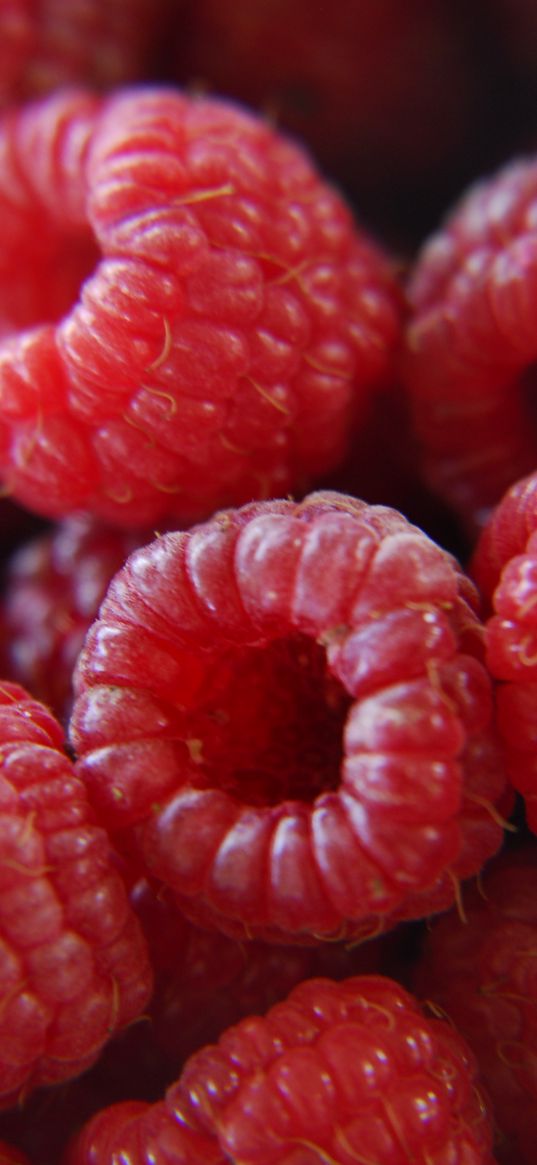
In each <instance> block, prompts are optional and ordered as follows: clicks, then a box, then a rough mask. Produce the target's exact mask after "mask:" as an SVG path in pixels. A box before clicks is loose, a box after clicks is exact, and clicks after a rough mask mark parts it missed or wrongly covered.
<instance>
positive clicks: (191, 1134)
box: [68, 976, 494, 1165]
mask: <svg viewBox="0 0 537 1165" xmlns="http://www.w3.org/2000/svg"><path fill="white" fill-rule="evenodd" d="M195 1137H197V1138H198V1144H197V1146H196V1145H195V1143H194V1138H195ZM491 1141H492V1136H491V1121H490V1114H489V1113H488V1112H487V1109H486V1106H485V1102H484V1099H483V1097H482V1095H481V1092H480V1088H479V1084H478V1081H477V1078H476V1072H475V1065H474V1061H473V1058H472V1056H471V1054H470V1053H469V1050H468V1049H467V1048H466V1046H465V1044H464V1043H463V1041H462V1039H461V1037H459V1036H458V1035H457V1033H456V1032H455V1031H454V1030H453V1029H452V1028H451V1027H450V1026H449V1025H448V1024H446V1023H444V1022H443V1021H441V1020H437V1019H429V1018H426V1017H425V1015H424V1014H423V1012H422V1011H421V1009H420V1008H419V1006H418V1004H417V1003H416V1001H415V1000H414V999H413V998H412V997H411V996H410V995H409V994H408V993H407V992H406V991H405V990H403V988H402V987H400V986H399V985H398V984H397V983H395V982H394V981H393V980H390V979H383V978H382V977H381V976H361V977H357V978H352V979H347V980H346V981H344V982H343V983H333V982H331V981H329V980H327V979H314V980H309V981H307V982H304V983H302V984H300V985H299V986H298V987H296V988H295V989H294V991H292V993H291V995H290V996H289V999H288V1000H287V1001H286V1002H285V1003H281V1004H278V1005H277V1006H276V1007H274V1008H272V1009H271V1010H270V1011H269V1012H268V1014H267V1015H266V1017H265V1018H261V1017H252V1018H250V1019H245V1020H243V1021H242V1022H241V1023H239V1024H237V1025H236V1026H235V1027H232V1028H230V1029H229V1030H228V1031H227V1032H226V1033H225V1034H224V1035H223V1036H222V1037H221V1039H220V1040H219V1042H218V1044H217V1045H216V1046H212V1047H210V1046H209V1047H207V1048H205V1049H203V1050H202V1051H201V1052H198V1053H197V1054H196V1055H195V1056H192V1058H191V1059H190V1060H189V1061H188V1063H187V1064H186V1065H185V1068H184V1070H183V1073H182V1075H181V1076H180V1078H179V1080H178V1081H177V1083H176V1084H175V1085H172V1087H171V1088H170V1089H168V1092H167V1093H166V1097H165V1100H164V1101H163V1102H161V1103H160V1104H157V1105H154V1106H152V1107H145V1108H144V1107H142V1106H141V1105H138V1106H135V1105H128V1104H125V1105H118V1106H116V1107H115V1108H111V1109H109V1110H105V1111H104V1112H103V1113H101V1114H100V1115H99V1116H98V1117H97V1118H96V1119H95V1120H94V1121H92V1122H90V1124H89V1125H88V1126H87V1128H86V1129H85V1130H84V1131H83V1132H82V1134H81V1136H80V1138H79V1140H78V1141H77V1142H75V1144H74V1146H73V1148H72V1150H71V1154H70V1156H69V1157H68V1165H90V1162H91V1163H93V1162H99V1165H112V1163H113V1162H115V1161H116V1160H117V1161H119V1160H120V1159H121V1160H123V1159H125V1160H127V1159H128V1160H129V1163H131V1162H132V1165H142V1163H145V1162H146V1161H149V1160H151V1162H154V1165H165V1163H167V1162H170V1161H172V1160H173V1162H174V1163H175V1162H177V1165H183V1163H184V1165H191V1163H192V1162H194V1161H195V1162H196V1165H197V1163H198V1162H199V1165H224V1163H225V1162H228V1163H229V1165H238V1163H239V1162H240V1165H284V1163H285V1165H324V1163H326V1162H336V1161H337V1162H338V1163H339V1165H356V1162H357V1161H358V1162H360V1163H367V1165H369V1163H371V1165H372V1163H373V1162H374V1163H375V1165H408V1163H409V1162H410V1161H412V1162H413V1163H415V1165H451V1163H453V1165H455V1163H457V1165H459V1163H460V1165H463V1163H464V1165H494V1158H493V1157H492V1152H491ZM189 1142H190V1143H189ZM196 1150H197V1151H196ZM189 1154H190V1155H189Z"/></svg>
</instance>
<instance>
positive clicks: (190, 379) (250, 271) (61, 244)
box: [0, 88, 401, 526]
mask: <svg viewBox="0 0 537 1165" xmlns="http://www.w3.org/2000/svg"><path fill="white" fill-rule="evenodd" d="M0 244H1V253H2V260H1V265H0V289H1V288H2V286H4V288H5V289H6V295H5V299H4V302H5V303H6V304H8V305H9V306H7V307H6V309H5V311H4V313H3V317H2V318H1V320H0V334H1V333H2V332H3V333H4V338H3V339H2V341H1V342H0V474H1V475H2V477H3V478H4V480H5V483H6V487H7V488H8V489H10V490H11V491H12V493H13V495H14V496H16V497H17V498H19V499H20V500H21V501H22V502H23V503H24V504H25V505H27V506H28V507H30V508H32V509H35V510H36V511H37V512H38V513H42V514H45V515H46V516H51V517H60V516H63V515H65V514H68V513H71V512H73V511H76V510H80V509H84V510H90V511H92V512H93V513H94V514H96V515H98V516H99V517H101V518H102V519H105V520H107V521H110V522H112V523H115V524H118V525H122V524H123V525H128V526H139V525H140V524H145V523H153V522H155V521H160V520H161V519H162V518H163V517H164V516H166V515H168V516H170V518H173V520H174V521H175V522H176V523H178V524H183V523H188V522H191V521H193V520H199V519H200V518H204V517H206V516H208V515H209V514H211V513H213V512H214V511H215V509H217V508H218V507H220V506H222V505H233V504H237V503H240V502H244V501H247V500H249V499H251V498H254V497H269V496H274V495H277V496H280V495H281V494H285V493H286V492H288V491H303V490H304V488H305V487H306V485H307V483H308V482H309V481H311V480H312V479H313V478H314V477H318V476H320V475H321V474H323V473H325V472H327V471H328V470H329V469H330V468H332V467H333V466H334V465H336V464H337V463H338V462H339V461H340V460H341V459H342V457H343V456H344V454H345V451H346V447H347V443H348V440H349V432H350V427H351V423H352V422H354V421H356V422H357V421H358V418H359V417H360V416H361V414H362V412H363V410H364V409H365V408H366V406H367V404H368V402H369V398H370V396H371V393H372V392H373V391H374V389H375V387H376V386H377V385H378V384H379V383H380V382H382V381H384V380H385V378H386V377H387V375H388V371H389V369H390V368H391V363H392V357H393V350H394V346H395V343H396V342H397V341H398V338H399V332H400V314H401V304H400V299H401V297H400V293H399V291H398V289H397V286H396V280H395V276H394V273H393V271H392V268H391V265H390V263H389V262H388V261H387V259H386V258H385V257H384V256H383V254H381V252H380V251H379V249H378V248H377V247H376V246H375V245H374V244H373V243H372V242H371V241H370V240H369V239H368V238H367V236H366V235H365V234H364V232H363V231H362V230H360V229H359V228H358V227H357V226H356V225H355V223H354V221H353V219H352V215H351V212H350V209H349V207H348V206H347V205H346V204H345V203H344V201H343V199H342V198H341V197H340V196H339V194H338V193H337V192H336V191H335V190H334V189H332V187H330V186H329V185H328V183H327V182H325V181H324V180H323V179H322V178H321V177H320V176H319V175H318V173H317V172H316V170H315V168H314V166H313V164H312V162H311V161H310V159H309V157H308V156H307V155H306V153H305V152H303V151H302V150H301V149H300V148H299V147H298V145H295V144H293V143H291V142H290V141H288V140H287V139H286V138H285V137H284V136H283V135H282V134H280V133H278V132H277V131H275V130H274V129H272V128H271V126H270V125H269V123H268V122H266V121H264V120H263V119H262V118H260V117H257V116H255V115H254V114H251V113H249V112H248V111H247V110H246V109H242V108H241V107H239V106H235V105H233V104H231V103H229V102H225V101H222V100H218V99H216V98H215V99H209V98H203V97H190V96H187V95H185V94H183V93H181V92H180V91H179V90H175V89H150V88H143V89H141V88H140V89H127V90H124V91H117V92H115V93H113V94H111V95H109V96H108V97H105V98H100V97H97V96H95V95H94V94H91V93H89V92H85V91H77V92H60V93H56V94H54V95H53V96H52V97H50V98H48V99H47V100H44V101H42V102H37V103H35V104H32V105H29V106H27V107H25V108H23V109H21V110H13V111H12V112H10V113H9V114H6V115H5V116H4V118H3V119H2V120H0ZM8 293H9V294H8Z"/></svg>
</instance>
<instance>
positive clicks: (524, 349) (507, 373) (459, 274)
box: [405, 158, 537, 532]
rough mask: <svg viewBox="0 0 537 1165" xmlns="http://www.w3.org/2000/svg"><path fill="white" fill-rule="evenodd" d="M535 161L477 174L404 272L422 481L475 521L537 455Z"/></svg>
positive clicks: (477, 524) (408, 364)
mask: <svg viewBox="0 0 537 1165" xmlns="http://www.w3.org/2000/svg"><path fill="white" fill-rule="evenodd" d="M536 209H537V162H536V161H535V160H534V159H531V158H529V159H526V160H523V161H520V162H516V163H513V164H511V165H509V166H507V167H506V168H505V169H504V170H502V171H501V172H500V173H499V174H497V175H496V176H494V177H493V178H491V179H489V180H487V181H483V182H480V183H478V184H477V185H476V186H475V187H473V188H472V189H471V190H470V192H469V194H468V195H467V196H466V197H465V198H464V199H463V200H462V202H461V203H460V205H459V206H458V207H457V208H456V209H455V211H454V212H453V213H452V215H451V217H450V218H449V219H448V220H447V223H446V224H445V226H444V227H443V229H442V230H440V231H439V232H438V233H437V234H436V235H435V236H433V238H432V239H431V241H430V242H429V243H428V244H427V246H426V247H425V248H424V250H423V252H422V254H421V256H420V257H419V259H418V262H417V265H416V269H415V272H414V275H413V278H412V280H411V283H410V298H411V302H412V304H413V314H412V316H411V320H410V325H409V329H408V340H407V356H406V362H405V363H406V369H405V377H406V380H407V383H408V386H409V390H410V394H411V397H412V403H413V408H414V415H415V423H416V426H417V428H418V431H419V435H420V437H421V440H422V442H423V449H424V459H425V469H426V473H427V476H428V479H429V482H430V483H431V484H432V485H433V486H434V487H435V489H437V490H438V492H439V494H440V495H441V496H442V497H444V498H445V499H446V500H447V501H448V502H449V503H450V504H451V505H452V506H453V508H454V510H455V511H456V512H457V513H458V514H459V515H460V516H461V518H462V519H463V521H465V522H466V525H467V526H468V527H469V528H470V530H471V531H473V532H475V530H476V529H479V528H480V527H481V526H482V524H483V521H484V520H485V519H486V516H487V513H488V512H489V511H490V508H491V507H492V506H494V505H495V504H496V503H497V502H498V501H499V499H500V497H501V496H502V494H503V492H504V491H505V490H506V489H507V488H508V487H509V486H510V485H512V484H513V482H514V481H516V480H517V479H518V478H520V477H522V476H523V475H524V474H527V473H529V472H531V471H532V470H533V469H534V467H535V464H536V461H537V429H536V423H535V416H536V413H535V401H534V396H535V381H536V376H535V362H536V360H537V339H536V330H535V313H536V310H537V241H536V237H535V227H534V219H535V214H536Z"/></svg>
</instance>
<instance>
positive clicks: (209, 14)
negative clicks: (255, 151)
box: [175, 0, 480, 215]
mask: <svg viewBox="0 0 537 1165" xmlns="http://www.w3.org/2000/svg"><path fill="white" fill-rule="evenodd" d="M186 15H187V20H186V21H184V20H183V21H178V22H177V26H176V45H175V49H176V55H177V59H178V72H179V76H180V77H182V78H185V77H186V78H187V79H192V78H195V79H196V80H198V79H200V78H201V79H202V81H203V82H204V83H205V84H208V85H210V86H211V87H212V88H214V89H215V90H216V91H217V92H219V93H227V94H230V95H232V96H233V97H236V98H240V99H241V100H244V101H247V102H248V103H249V104H251V105H254V106H256V107H257V108H260V109H267V110H269V111H270V112H272V113H273V115H274V116H275V117H276V118H277V119H278V124H281V125H284V126H286V128H288V129H290V130H292V132H293V133H296V134H299V135H300V136H301V137H303V138H304V139H305V141H307V142H308V144H309V145H310V147H311V148H312V149H313V150H314V151H315V155H316V156H317V157H319V158H320V159H322V162H323V165H324V166H325V167H327V168H328V169H329V170H330V171H331V172H333V173H335V172H337V173H339V174H341V173H343V174H344V175H345V178H346V179H347V180H348V179H349V177H350V179H351V181H354V184H355V186H356V187H357V188H358V189H360V190H366V191H372V190H375V189H376V190H377V191H378V189H379V188H380V189H385V187H386V186H387V185H388V183H389V182H390V180H391V181H392V183H393V184H395V189H396V190H398V189H399V188H400V187H401V186H403V187H404V185H405V182H408V181H409V179H410V180H411V181H412V182H413V188H414V189H415V188H416V186H418V185H419V183H420V181H421V182H425V181H426V180H427V179H429V181H430V178H431V175H434V174H439V173H442V172H444V170H445V168H446V166H447V164H448V163H449V162H451V163H453V162H454V160H456V158H457V155H458V154H459V152H460V151H461V150H462V149H463V147H464V143H465V141H466V142H468V141H469V140H471V139H472V136H473V132H474V129H475V121H474V118H473V117H472V105H471V101H472V98H473V97H474V95H475V93H476V91H477V89H478V85H479V72H480V69H479V66H480V61H479V59H478V60H476V59H475V58H474V60H473V61H472V59H471V57H470V54H469V51H468V44H467V38H466V31H465V25H464V21H463V20H461V19H460V16H459V15H458V13H457V12H456V11H455V10H454V9H453V7H452V6H450V5H446V4H445V3H444V2H443V0H429V2H428V3H427V4H423V3H422V0H407V2H406V3H405V5H404V8H403V7H401V5H400V4H399V3H398V0H376V2H375V4H356V3H353V2H352V0H343V2H342V3H339V4H336V5H317V4H315V5H311V4H310V3H309V2H308V0H256V3H255V5H252V4H249V3H248V0H193V2H192V3H191V4H190V5H189V6H188V7H187V13H186ZM185 24H186V28H185ZM476 80H477V84H476ZM432 107H434V111H435V117H434V118H431V117H430V109H431V108H432ZM392 215H394V211H393V208H392Z"/></svg>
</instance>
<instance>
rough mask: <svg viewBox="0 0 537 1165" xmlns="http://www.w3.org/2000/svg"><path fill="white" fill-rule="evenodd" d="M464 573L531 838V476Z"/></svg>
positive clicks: (511, 496)
mask: <svg viewBox="0 0 537 1165" xmlns="http://www.w3.org/2000/svg"><path fill="white" fill-rule="evenodd" d="M471 569H472V573H473V576H474V578H475V580H476V582H477V584H478V586H479V587H480V588H481V590H482V593H483V596H484V599H485V602H486V603H487V605H488V610H489V612H490V617H489V618H488V620H487V624H486V648H487V662H488V666H489V669H490V672H491V674H492V675H493V677H494V678H495V679H496V680H497V681H498V685H497V690H496V705H497V721H498V727H499V730H500V733H501V737H502V741H503V745H504V748H505V755H506V763H507V769H508V773H509V777H510V779H511V781H512V783H513V785H514V786H515V788H516V789H518V790H519V792H521V793H522V794H523V795H524V799H525V803H526V813H527V819H528V824H529V826H530V828H531V829H532V830H533V831H534V832H537V735H536V728H535V725H536V716H537V474H532V475H531V476H530V477H526V478H523V479H522V480H521V481H518V482H516V483H515V485H514V486H512V487H511V489H510V490H508V491H507V493H506V494H505V496H504V497H503V498H502V500H501V502H500V504H499V505H498V506H497V507H496V509H495V510H494V511H493V513H492V515H491V517H490V519H489V522H488V524H487V525H486V526H485V529H484V530H483V533H482V535H481V537H480V539H479V542H478V544H477V548H476V551H475V554H474V557H473V560H472V565H471Z"/></svg>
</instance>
